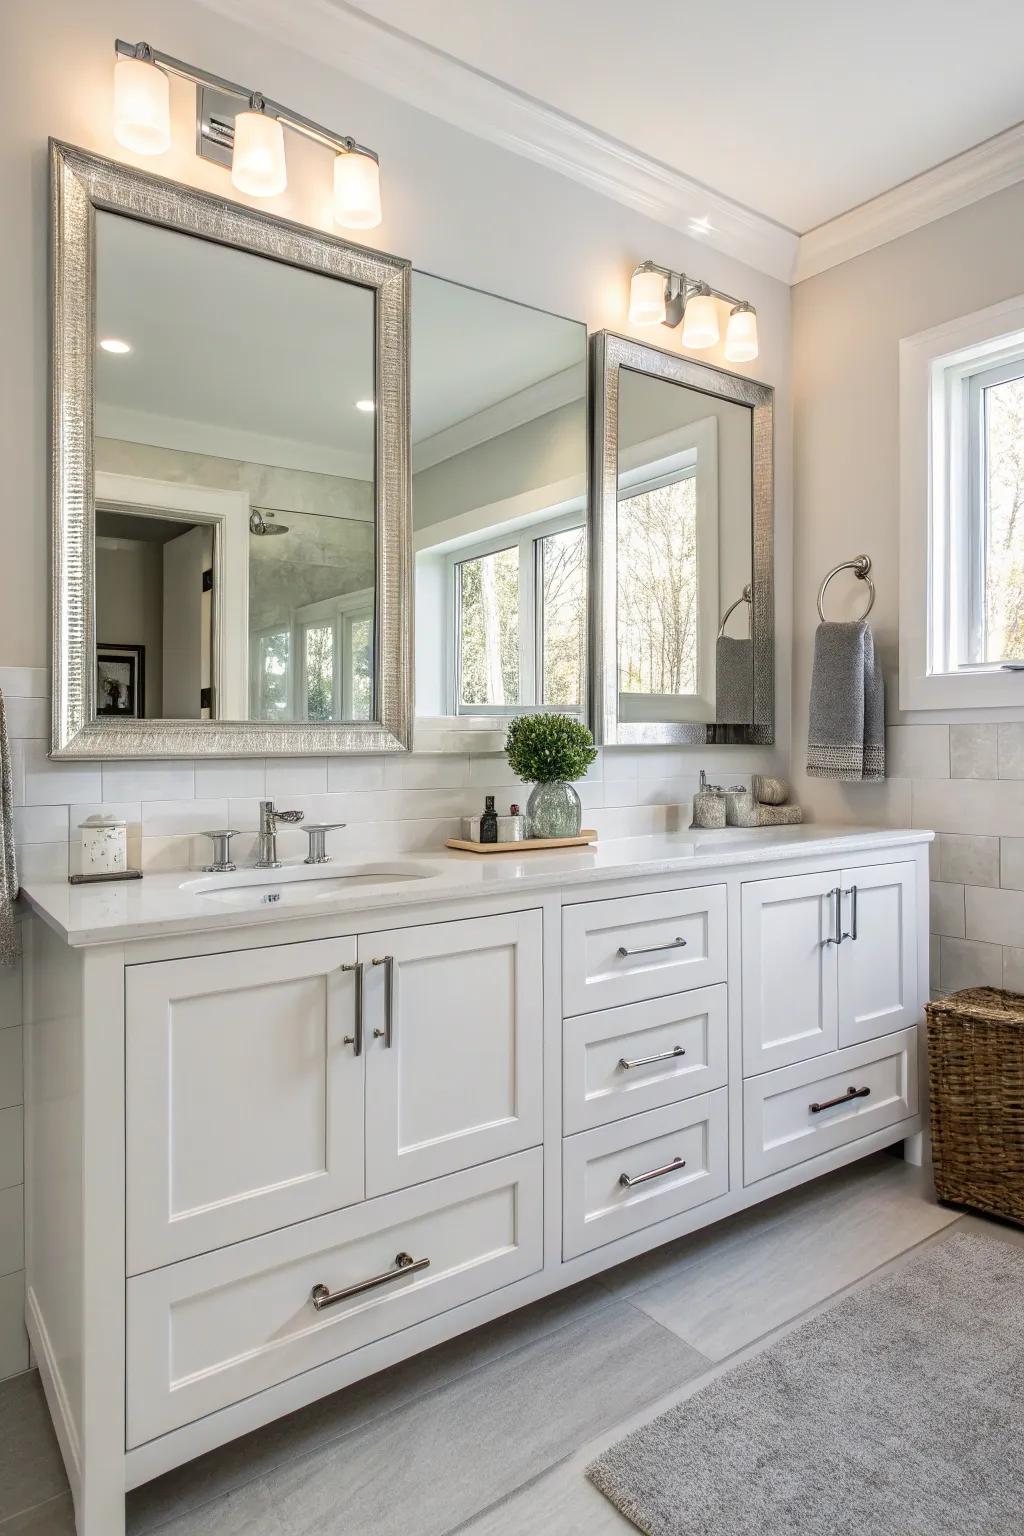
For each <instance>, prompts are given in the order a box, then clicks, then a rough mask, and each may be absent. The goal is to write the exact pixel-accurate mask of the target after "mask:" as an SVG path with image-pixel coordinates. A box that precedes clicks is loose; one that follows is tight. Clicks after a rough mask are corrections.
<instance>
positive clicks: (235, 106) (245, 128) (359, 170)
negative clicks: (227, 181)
mask: <svg viewBox="0 0 1024 1536" xmlns="http://www.w3.org/2000/svg"><path fill="white" fill-rule="evenodd" d="M114 55H115V63H114V137H115V138H116V139H117V142H118V143H119V144H123V145H124V147H125V148H126V149H131V150H134V151H135V153H136V154H142V155H160V154H163V153H164V152H165V151H166V150H167V149H169V148H170V144H171V116H170V82H169V80H168V76H169V75H177V76H179V77H180V78H181V79H182V80H189V81H191V82H192V84H193V85H194V86H195V87H196V108H197V110H196V153H197V154H198V155H201V156H202V157H203V159H206V160H214V161H216V162H217V163H218V164H220V165H230V167H231V181H232V185H234V186H235V187H237V188H238V190H239V191H240V192H245V193H247V194H248V195H249V196H250V197H275V196H277V194H278V193H280V192H283V191H284V190H285V187H286V186H287V184H288V172H287V167H286V165H285V142H284V130H285V128H290V129H291V130H292V131H293V132H294V133H299V134H301V135H302V136H303V138H306V139H312V140H313V142H314V143H316V144H322V145H323V146H324V148H325V149H329V150H332V151H333V153H334V218H335V221H336V222H337V223H338V224H340V225H342V226H343V227H344V228H345V229H375V228H376V226H377V225H378V224H379V223H380V222H381V219H382V218H383V214H382V212H381V201H380V164H379V162H378V159H377V155H376V154H375V153H374V151H373V150H372V149H367V148H366V146H365V145H363V144H359V143H357V142H356V140H355V139H353V138H351V137H349V136H347V135H342V134H336V133H332V132H331V131H330V129H328V128H324V127H323V126H322V125H321V124H320V123H316V122H314V121H313V120H312V119H311V118H308V117H303V116H302V114H301V113H299V112H293V111H292V110H291V108H290V107H285V106H283V105H282V104H281V103H280V102H277V101H271V100H270V99H269V97H266V96H263V95H261V94H260V92H259V91H252V90H250V89H249V88H248V87H247V86H243V85H236V84H235V83H234V81H231V80H225V79H223V78H222V77H221V76H220V75H213V74H210V73H209V72H208V71H207V70H205V69H199V68H197V67H196V66H195V65H194V64H185V63H183V62H182V60H181V59H175V58H172V57H171V55H170V54H167V53H160V52H158V50H157V49H155V48H151V47H150V45H149V44H148V43H126V42H124V41H123V40H122V39H121V38H118V40H117V41H116V43H115V44H114ZM242 103H244V104H245V105H242Z"/></svg>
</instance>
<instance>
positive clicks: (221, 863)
mask: <svg viewBox="0 0 1024 1536" xmlns="http://www.w3.org/2000/svg"><path fill="white" fill-rule="evenodd" d="M203 836H204V837H208V838H210V839H211V841H212V842H213V863H212V864H204V865H203V873H204V874H207V875H230V874H231V873H232V871H233V870H235V869H236V868H237V867H238V866H237V865H236V864H234V863H233V862H232V858H231V839H232V838H233V837H237V836H238V834H237V832H235V831H227V830H223V829H220V830H218V831H216V832H204V833H203Z"/></svg>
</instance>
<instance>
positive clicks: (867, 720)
mask: <svg viewBox="0 0 1024 1536" xmlns="http://www.w3.org/2000/svg"><path fill="white" fill-rule="evenodd" d="M807 773H808V776H809V777H810V778H812V779H841V780H844V781H845V782H848V783H872V782H877V781H878V780H879V779H884V778H885V684H884V681H883V678H882V669H881V667H879V665H878V663H877V661H876V659H875V642H874V639H873V637H872V634H871V631H870V629H869V628H868V627H867V625H866V624H864V623H863V622H861V623H856V624H828V623H826V624H819V625H818V628H817V630H816V631H815V635H814V671H813V673H812V676H811V719H810V729H809V731H808V734H807Z"/></svg>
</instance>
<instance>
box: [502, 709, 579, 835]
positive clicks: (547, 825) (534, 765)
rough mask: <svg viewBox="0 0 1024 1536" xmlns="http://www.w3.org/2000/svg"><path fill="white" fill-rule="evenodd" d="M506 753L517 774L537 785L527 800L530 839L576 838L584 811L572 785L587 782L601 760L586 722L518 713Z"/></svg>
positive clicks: (560, 716)
mask: <svg viewBox="0 0 1024 1536" xmlns="http://www.w3.org/2000/svg"><path fill="white" fill-rule="evenodd" d="M505 753H506V755H507V757H508V765H509V767H510V768H511V769H512V772H513V773H514V774H517V775H518V777H519V778H521V779H523V780H524V781H525V782H526V783H527V784H532V785H533V788H532V789H531V791H530V798H529V800H528V801H527V802H526V835H527V837H576V836H577V835H578V834H579V830H580V823H581V820H582V816H583V807H582V805H581V804H580V797H579V795H578V794H577V793H576V791H575V790H574V789H573V787H572V784H571V783H570V782H569V781H570V780H571V779H582V777H583V775H584V774H585V773H586V771H587V769H588V768H589V767H590V765H591V763H592V762H593V761H594V758H595V757H596V756H597V748H596V747H595V746H594V738H593V737H592V736H591V734H590V732H589V731H588V730H587V727H586V726H585V725H584V724H583V722H582V721H581V720H574V719H573V717H572V716H571V715H517V717H516V718H515V719H514V720H513V721H512V722H511V724H510V725H509V728H508V737H507V739H506V741H505Z"/></svg>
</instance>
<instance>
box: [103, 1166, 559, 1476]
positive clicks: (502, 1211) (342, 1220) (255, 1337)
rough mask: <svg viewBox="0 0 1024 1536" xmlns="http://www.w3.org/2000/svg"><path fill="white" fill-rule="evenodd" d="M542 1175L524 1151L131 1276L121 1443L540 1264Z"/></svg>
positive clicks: (222, 1404)
mask: <svg viewBox="0 0 1024 1536" xmlns="http://www.w3.org/2000/svg"><path fill="white" fill-rule="evenodd" d="M542 1170H543V1154H542V1152H541V1150H540V1149H539V1148H535V1149H534V1150H533V1151H530V1152H522V1153H519V1154H518V1155H516V1156H514V1157H509V1158H505V1159H503V1160H501V1161H498V1162H494V1163H488V1164H486V1165H485V1166H484V1167H481V1168H472V1169H470V1170H468V1171H467V1172H465V1173H457V1174H453V1175H452V1176H451V1177H449V1178H446V1179H439V1180H437V1181H436V1182H435V1183H433V1184H427V1185H421V1186H419V1187H418V1188H416V1189H410V1190H403V1191H402V1192H401V1193H400V1194H397V1195H389V1196H387V1197H386V1198H384V1199H381V1200H374V1201H368V1202H367V1203H366V1204H364V1205H361V1206H358V1207H356V1208H355V1209H353V1210H348V1211H339V1212H335V1213H334V1214H332V1215H330V1216H322V1217H319V1218H317V1219H316V1220H314V1221H307V1222H303V1223H301V1224H300V1225H298V1226H294V1227H286V1228H284V1229H283V1230H282V1231H280V1232H273V1233H270V1234H268V1235H267V1236H265V1237H258V1238H253V1239H251V1240H250V1241H248V1242H245V1243H236V1244H234V1245H233V1246H232V1247H230V1248H224V1249H221V1250H220V1251H218V1252H215V1253H207V1254H203V1255H201V1256H200V1257H199V1258H195V1259H187V1260H185V1261H184V1262H183V1263H180V1264H173V1265H170V1266H168V1267H167V1268H165V1269H159V1270H154V1271H152V1272H151V1273H150V1274H146V1275H139V1276H136V1277H135V1278H133V1279H131V1280H129V1282H128V1296H127V1308H128V1315H127V1351H128V1357H127V1373H128V1445H129V1447H132V1446H135V1445H141V1444H142V1443H143V1442H144V1441H147V1440H151V1439H153V1438H154V1436H156V1435H161V1434H165V1433H166V1432H167V1431H168V1430H171V1429H175V1428H177V1427H178V1426H179V1425H182V1424H187V1423H189V1422H191V1421H192V1420H193V1419H197V1418H200V1417H201V1416H202V1415H203V1414H208V1413H213V1412H215V1411H216V1410H217V1409H218V1408H223V1407H225V1406H226V1405H227V1404H228V1403H233V1402H237V1401H239V1400H240V1399H241V1398H245V1397H249V1396H250V1395H251V1394H252V1393H254V1392H261V1391H263V1390H265V1389H266V1388H267V1387H271V1386H273V1385H275V1384H276V1383H277V1382H280V1381H284V1380H285V1379H286V1378H288V1377H290V1376H295V1375H297V1374H298V1373H299V1372H300V1371H308V1370H311V1369H313V1368H314V1367H316V1366H318V1365H322V1364H324V1363H325V1362H326V1361H328V1360H333V1359H335V1358H337V1356H339V1355H343V1354H346V1353H348V1351H350V1350H353V1349H358V1348H359V1347H360V1346H362V1345H364V1344H369V1343H370V1342H372V1341H373V1340H374V1339H379V1338H382V1337H383V1336H384V1335H386V1334H390V1333H395V1332H397V1331H398V1330H399V1329H401V1328H408V1327H409V1326H410V1325H411V1324H413V1323H418V1322H422V1321H423V1319H424V1318H428V1317H432V1316H434V1315H435V1314H436V1313H439V1312H445V1311H447V1310H448V1309H449V1308H451V1307H455V1306H458V1305H459V1304H460V1303H462V1302H466V1301H470V1300H471V1299H472V1298H473V1297H475V1296H482V1295H485V1294H486V1293H487V1292H488V1291H493V1290H496V1289H497V1288H498V1287H499V1286H504V1285H509V1284H511V1283H512V1282H513V1281H515V1280H521V1279H523V1278H524V1277H525V1276H526V1275H529V1274H532V1273H534V1271H536V1270H538V1269H540V1267H541V1264H542V1262H543V1231H542V1224H543V1189H542V1182H543V1181H542ZM401 1254H408V1255H410V1256H411V1257H412V1259H413V1260H414V1261H417V1260H421V1259H428V1260H429V1267H422V1268H417V1267H415V1264H414V1266H413V1267H411V1268H410V1269H409V1273H408V1274H406V1275H405V1276H403V1275H402V1274H401V1270H400V1269H399V1268H398V1267H397V1266H396V1255H401ZM384 1276H388V1277H389V1278H386V1279H382V1283H381V1284H379V1285H375V1286H373V1287H367V1288H365V1289H363V1290H361V1291H360V1292H359V1293H358V1294H356V1295H353V1296H351V1297H350V1298H349V1299H346V1300H342V1301H339V1302H337V1303H336V1304H334V1305H330V1306H327V1307H325V1308H324V1309H323V1310H322V1311H318V1310H316V1308H315V1307H314V1306H313V1302H312V1291H313V1288H314V1286H320V1285H323V1286H326V1287H327V1288H328V1289H329V1290H330V1291H341V1290H344V1289H345V1288H347V1287H358V1286H360V1284H361V1283H363V1282H365V1281H367V1280H372V1279H374V1278H376V1277H384Z"/></svg>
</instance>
